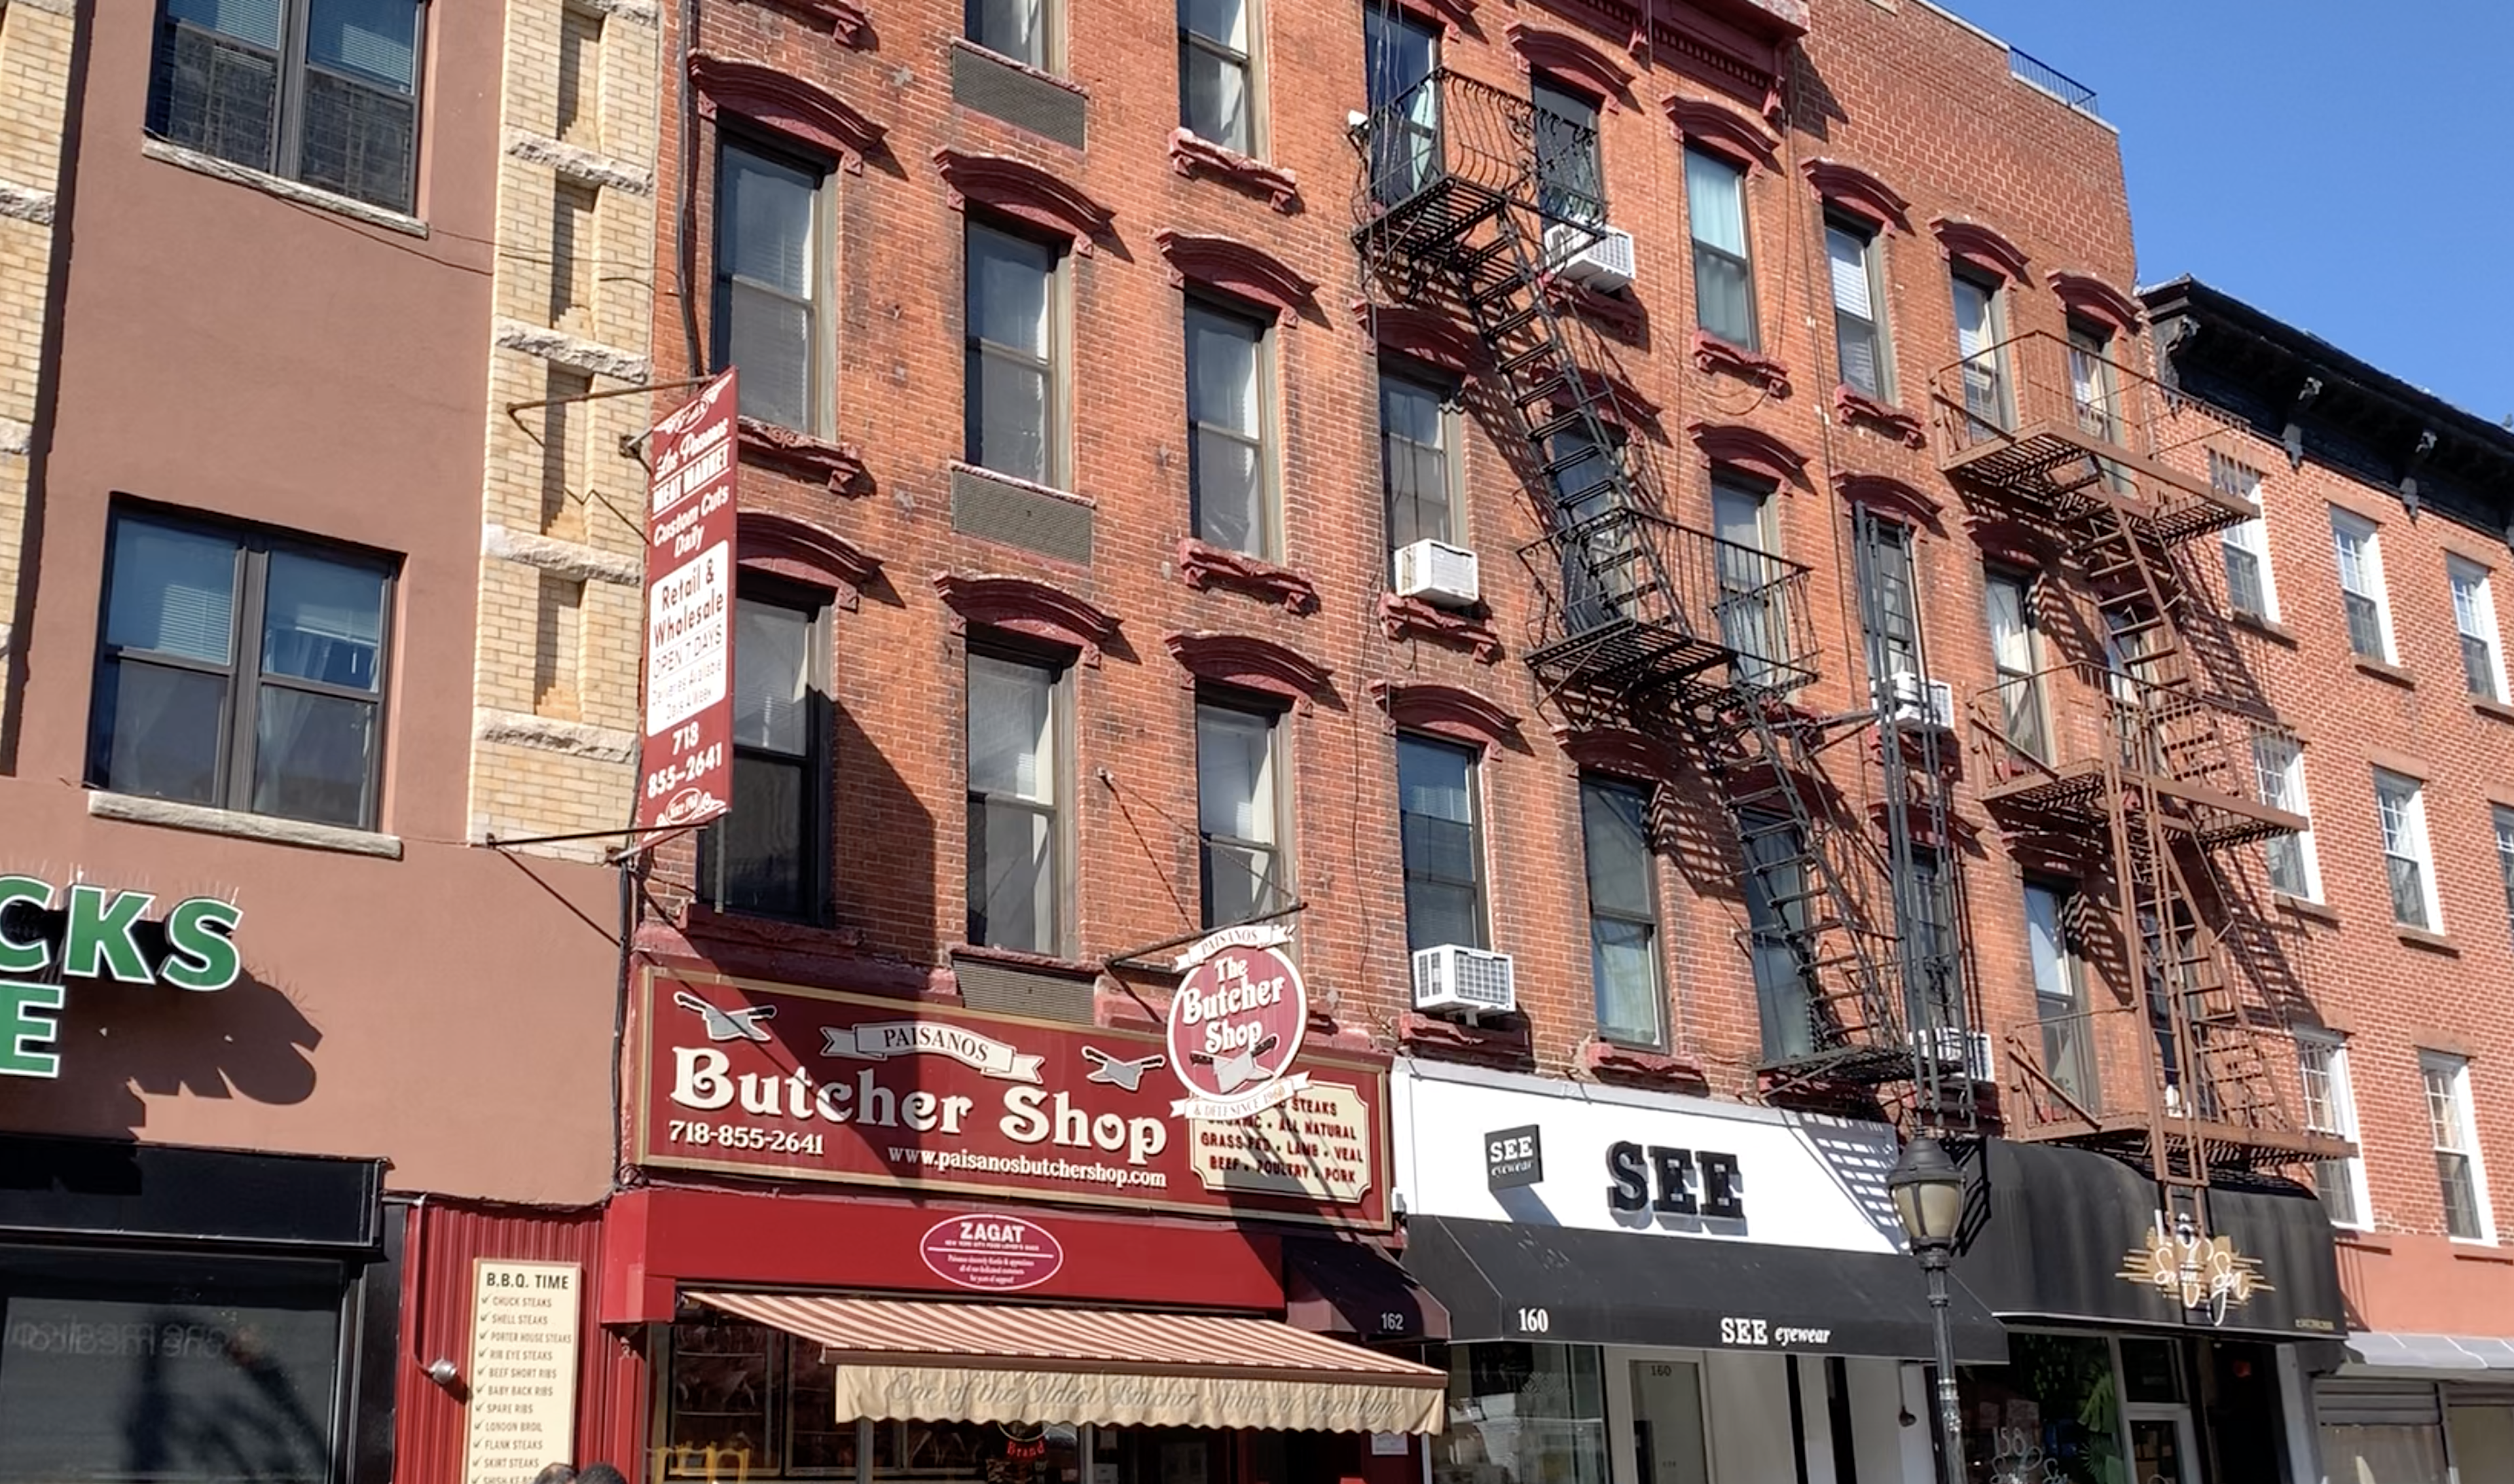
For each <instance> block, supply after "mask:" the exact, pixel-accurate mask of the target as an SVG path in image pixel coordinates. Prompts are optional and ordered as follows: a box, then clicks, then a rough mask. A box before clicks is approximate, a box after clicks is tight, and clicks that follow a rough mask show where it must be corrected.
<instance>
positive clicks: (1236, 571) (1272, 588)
mask: <svg viewBox="0 0 2514 1484" xmlns="http://www.w3.org/2000/svg"><path fill="white" fill-rule="evenodd" d="M1178 574H1179V581H1180V582H1185V583H1187V585H1189V586H1190V587H1194V588H1196V590H1198V591H1204V590H1206V589H1209V588H1213V587H1232V588H1237V589H1238V590H1239V591H1241V592H1244V593H1247V594H1249V595H1250V596H1252V597H1259V598H1263V599H1265V600H1266V601H1268V602H1270V603H1279V604H1281V605H1282V608H1283V611H1284V612H1285V613H1288V614H1292V615H1295V616H1301V615H1307V614H1314V613H1316V612H1318V583H1316V582H1312V581H1310V576H1309V574H1308V573H1305V572H1302V571H1299V570H1298V569H1296V568H1292V567H1285V566H1282V565H1280V564H1279V563H1276V562H1270V561H1268V560H1266V559H1265V558H1264V557H1260V556H1251V555H1249V554H1248V553H1247V552H1245V551H1234V550H1231V549H1230V548H1228V547H1224V546H1217V545H1214V544H1213V543H1212V542H1210V541H1198V540H1196V538H1195V537H1193V536H1190V537H1182V538H1181V539H1180V541H1179V544H1178Z"/></svg>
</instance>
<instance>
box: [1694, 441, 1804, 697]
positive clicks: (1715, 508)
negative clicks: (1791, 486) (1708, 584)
mask: <svg viewBox="0 0 2514 1484" xmlns="http://www.w3.org/2000/svg"><path fill="white" fill-rule="evenodd" d="M1773 524H1774V522H1773V514H1772V495H1771V489H1770V487H1769V486H1768V485H1764V484H1762V483H1760V482H1757V481H1753V480H1748V479H1741V478H1739V477H1737V476H1735V475H1733V474H1730V473H1727V472H1725V471H1724V470H1720V469H1714V470H1713V471H1712V474H1711V525H1712V535H1713V536H1714V537H1715V538H1717V539H1718V541H1719V545H1718V546H1716V547H1714V548H1713V549H1714V553H1715V555H1714V559H1713V562H1712V569H1713V572H1714V574H1715V575H1716V576H1717V577H1718V579H1719V584H1720V585H1719V595H1720V597H1719V602H1720V607H1719V617H1720V642H1721V643H1722V644H1723V645H1725V646H1726V647H1727V648H1728V649H1729V650H1730V651H1731V652H1732V653H1734V654H1735V655H1736V657H1737V659H1736V667H1737V674H1738V677H1739V678H1740V679H1741V680H1744V681H1745V682H1746V683H1748V684H1750V685H1761V684H1766V683H1771V682H1774V681H1777V680H1778V679H1779V678H1780V675H1781V670H1782V667H1783V666H1785V665H1786V664H1788V663H1789V662H1790V661H1791V660H1792V659H1794V658H1795V657H1794V656H1792V655H1791V653H1790V643H1789V614H1788V611H1787V610H1786V609H1785V608H1784V607H1783V601H1784V600H1783V594H1782V588H1781V579H1782V572H1781V564H1780V561H1779V559H1778V558H1776V557H1775V556H1774V555H1773V551H1772V548H1773V547H1775V546H1777V545H1778V544H1779V543H1780V542H1779V540H1778V537H1777V534H1776V533H1775V532H1774V530H1773Z"/></svg>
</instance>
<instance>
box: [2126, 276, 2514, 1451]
mask: <svg viewBox="0 0 2514 1484" xmlns="http://www.w3.org/2000/svg"><path fill="white" fill-rule="evenodd" d="M2143 299H2144V301H2145V303H2146V305H2147V307H2148V310H2149V312H2150V313H2151V315H2152V316H2153V317H2154V320H2155V326H2156V334H2157V336H2158V338H2159V340H2160V341H2161V342H2162V343H2163V345H2164V347H2165V354H2164V359H2163V366H2164V368H2165V370H2166V372H2167V374H2168V375H2169V376H2170V377H2171V378H2172V379H2173V381H2174V382H2175V384H2177V385H2178V386H2179V387H2180V388H2181V389H2182V390H2183V391H2184V392H2185V393H2187V394H2189V395H2191V396H2194V397H2196V398H2198V399H2200V400H2202V401H2204V402H2206V403H2208V404H2210V405H2211V406H2213V407H2216V408H2220V409H2222V410H2224V411H2225V412H2226V413H2228V414H2230V415H2231V416H2233V417H2234V418H2236V419H2237V420H2238V421H2240V422H2241V423H2242V424H2243V427H2244V429H2245V432H2246V434H2247V436H2246V437H2245V438H2244V439H2243V440H2242V441H2241V442H2239V443H2229V444H2226V445H2224V446H2223V447H2222V450H2221V460H2222V461H2221V464H2220V469H2221V473H2223V474H2227V475H2231V476H2232V477H2233V479H2234V480H2235V481H2236V482H2237V484H2238V486H2239V487H2241V488H2244V489H2245V490H2247V491H2248V492H2250V493H2252V494H2253V496H2254V498H2256V499H2257V500H2258V501H2259V503H2260V507H2261V512H2262V515H2261V519H2262V525H2261V526H2260V527H2248V528H2243V529H2240V530H2238V531H2236V532H2232V533H2229V535H2228V536H2227V538H2226V543H2225V547H2224V559H2223V562H2222V564H2218V565H2215V566H2213V567H2211V568H2210V570H2209V571H2207V573H2206V575H2205V576H2206V582H2207V585H2208V586H2209V587H2210V590H2211V592H2212V593H2213V594H2215V595H2217V596H2218V597H2219V599H2220V601H2219V602H2218V603H2216V604H2214V605H2212V606H2213V607H2214V608H2215V610H2216V612H2218V613H2220V614H2221V615H2223V616H2224V622H2223V624H2222V626H2221V628H2220V631H2219V635H2218V638H2217V641H2216V642H2217V644H2218V645H2219V646H2220V647H2219V648H2218V650H2217V653H2218V654H2219V655H2220V656H2221V657H2222V659H2223V661H2224V662H2225V669H2226V671H2227V672H2228V673H2230V674H2232V675H2237V676H2242V677H2246V678H2247V679H2248V681H2249V683H2250V685H2252V686H2253V687H2255V688H2256V690H2255V692H2254V694H2256V695H2258V696H2259V697H2261V698H2262V699H2264V700H2265V701H2267V702H2269V703H2271V704H2272V705H2274V706H2275V707H2276V709H2277V710H2278V713H2279V714H2280V715H2282V716H2284V717H2287V718H2289V719H2290V720H2291V723H2292V724H2293V726H2294V727H2295V729H2296V732H2297V735H2298V738H2299V740H2300V741H2301V742H2302V743H2303V745H2302V746H2301V748H2300V749H2299V751H2298V753H2297V754H2296V762H2295V764H2294V766H2295V769H2296V773H2297V775H2298V776H2300V777H2301V778H2302V780H2303V781H2304V782H2303V784H2302V786H2303V787H2305V788H2307V789H2309V790H2310V794H2309V803H2310V813H2311V816H2312V823H2313V828H2312V832H2311V835H2310V837H2309V839H2307V840H2306V841H2304V842H2303V843H2301V844H2300V845H2299V846H2298V847H2296V848H2294V851H2293V854H2292V855H2291V856H2290V857H2289V858H2288V859H2287V860H2286V861H2284V862H2270V861H2267V860H2264V861H2263V862H2260V863H2259V870H2260V876H2259V880H2260V884H2261V886H2262V887H2263V888H2264V889H2266V890H2269V891H2271V892H2272V893H2273V895H2272V897H2271V901H2272V902H2273V903H2274V913H2273V916H2272V921H2273V922H2274V924H2275V931H2274V932H2273V934H2272V935H2270V936H2269V937H2268V938H2266V939H2265V940H2264V941H2263V944H2262V946H2263V948H2264V949H2265V950H2266V952H2265V955H2264V956H2265V957H2266V958H2267V959H2268V961H2270V962H2272V963H2275V964H2280V965H2283V966H2284V967H2285V972H2286V973H2287V974H2288V975H2289V976H2291V982H2292V983H2294V984H2295V985H2296V986H2297V987H2298V988H2299V989H2300V991H2301V992H2302V995H2303V1001H2304V1008H2305V1013H2304V1015H2302V1016H2300V1017H2299V1022H2298V1023H2299V1024H2309V1025H2310V1026H2311V1027H2312V1032H2313V1033H2312V1034H2311V1035H2310V1036H2309V1037H2307V1038H2305V1039H2304V1040H2302V1041H2301V1043H2300V1046H2299V1050H2300V1051H2301V1052H2302V1053H2303V1055H2304V1056H2305V1057H2306V1058H2307V1064H2308V1065H2309V1067H2310V1068H2311V1070H2312V1073H2313V1076H2312V1081H2313V1084H2314V1087H2313V1092H2314V1101H2313V1102H2312V1103H2310V1104H2309V1105H2308V1109H2307V1116H2308V1118H2309V1119H2311V1120H2313V1121H2314V1122H2316V1123H2318V1124H2319V1126H2321V1127H2323V1128H2325V1129H2328V1130H2330V1131H2331V1132H2334V1133H2339V1134H2342V1135H2344V1136H2346V1137H2348V1138H2351V1139H2353V1140H2355V1141H2356V1143H2357V1144H2358V1146H2359V1149H2360V1151H2361V1152H2360V1153H2359V1154H2358V1156H2357V1157H2354V1158H2350V1159H2344V1160H2333V1161H2329V1162H2325V1163H2323V1164H2321V1165H2319V1166H2318V1167H2317V1168H2316V1172H2315V1176H2314V1179H2315V1182H2316V1183H2317V1184H2318V1185H2319V1186H2320V1187H2321V1188H2322V1191H2323V1197H2324V1202H2325V1204H2326V1205H2327V1206H2328V1207H2329V1209H2330V1212H2331V1216H2332V1222H2333V1223H2336V1224H2337V1225H2338V1226H2339V1228H2340V1235H2339V1257H2340V1273H2341V1277H2342V1280H2343V1282H2344V1284H2345V1286H2346V1289H2347V1294H2348V1299H2349V1309H2350V1323H2351V1327H2352V1329H2355V1330H2359V1331H2363V1332H2366V1333H2362V1334H2358V1335H2355V1336H2352V1337H2351V1339H2350V1342H2349V1344H2350V1349H2351V1356H2350V1359H2349V1362H2348V1364H2347V1366H2346V1367H2345V1368H2344V1370H2343V1371H2342V1372H2341V1373H2340V1374H2339V1376H2338V1377H2336V1378H2335V1379H2333V1380H2332V1381H2329V1382H2326V1383H2325V1384H2324V1385H2323V1387H2322V1396H2323V1421H2324V1424H2325V1427H2326V1429H2327V1430H2326V1433H2325V1439H2326V1445H2325V1459H2324V1462H2325V1465H2326V1466H2327V1467H2328V1468H2329V1469H2330V1470H2331V1471H2332V1475H2333V1476H2334V1477H2335V1476H2337V1475H2338V1474H2339V1473H2341V1472H2342V1471H2343V1468H2344V1465H2345V1464H2346V1460H2347V1458H2348V1457H2349V1456H2350V1455H2351V1454H2353V1453H2357V1452H2362V1453H2363V1454H2364V1455H2365V1456H2367V1457H2368V1458H2370V1460H2372V1461H2374V1464H2373V1466H2377V1467H2385V1468H2401V1469H2404V1470H2408V1469H2411V1468H2413V1467H2416V1468H2423V1469H2426V1470H2428V1471H2427V1472H2425V1473H2423V1474H2421V1473H2419V1472H2414V1471H2407V1472H2405V1473H2404V1476H2406V1477H2420V1476H2426V1477H2440V1476H2441V1472H2440V1470H2441V1461H2442V1460H2443V1459H2444V1458H2445V1457H2446V1456H2447V1453H2448V1451H2449V1452H2450V1456H2451V1458H2452V1460H2453V1464H2454V1465H2455V1466H2457V1467H2458V1468H2459V1469H2460V1470H2461V1473H2462V1476H2463V1477H2465V1478H2468V1477H2471V1476H2472V1475H2473V1473H2474V1472H2477V1473H2479V1474H2482V1475H2484V1474H2486V1473H2488V1472H2491V1471H2502V1469H2503V1468H2504V1467H2505V1466H2506V1464H2505V1462H2504V1461H2505V1459H2506V1457H2507V1455H2506V1453H2505V1451H2504V1450H2505V1447H2506V1437H2507V1423H2506V1420H2505V1414H2504V1412H2503V1410H2502V1408H2501V1404H2500V1403H2499V1402H2498V1400H2497V1398H2499V1397H2500V1396H2501V1394H2502V1393H2501V1389H2500V1390H2494V1391H2492V1390H2491V1389H2489V1387H2488V1385H2487V1383H2488V1382H2490V1381H2491V1380H2492V1376H2493V1373H2494V1372H2495V1371H2501V1370H2502V1369H2503V1368H2504V1366H2505V1365H2506V1363H2507V1360H2508V1358H2509V1357H2508V1356H2507V1353H2506V1344H2507V1337H2508V1335H2509V1334H2514V1323H2509V1318H2508V1316H2509V1315H2514V1293H2509V1291H2508V1289H2507V1283H2508V1280H2509V1276H2514V1270H2509V1268H2508V1266H2507V1264H2506V1263H2505V1262H2504V1260H2503V1258H2502V1257H2501V1256H2500V1252H2501V1249H2500V1247H2499V1245H2498V1243H2499V1238H2500V1233H2501V1231H2502V1230H2503V1225H2504V1213H2505V1209H2506V1208H2505V1205H2504V1203H2503V1199H2502V1196H2501V1194H2500V1193H2498V1192H2496V1191H2494V1190H2492V1187H2491V1186H2490V1184H2489V1180H2488V1157H2489V1156H2490V1155H2491V1154H2492V1153H2494V1152H2495V1151H2497V1150H2500V1149H2502V1148H2503V1147H2505V1145H2506V1142H2507V1140H2508V1139H2509V1138H2514V1130H2509V1129H2508V1128H2507V1127H2506V1113H2507V1108H2508V1106H2509V1100H2508V1098H2507V1094H2506V1091H2505V1088H2504V1076H2505V1068H2504V1064H2503V1063H2504V1061H2505V1057H2506V1054H2507V1050H2508V1048H2507V1044H2506V1035H2507V1025H2506V1016H2505V1011H2504V1008H2503V1006H2502V1005H2501V1003H2500V999H2501V996H2499V995H2498V994H2497V993H2496V992H2495V991H2494V986H2495V985H2497V984H2501V983H2505V982H2506V979H2507V976H2508V974H2509V973H2514V961H2509V958H2508V955H2509V953H2514V938H2509V936H2508V935H2509V931H2514V929H2509V924H2508V922H2507V921H2506V918H2507V914H2508V912H2509V911H2514V899H2509V898H2508V897H2507V891H2508V883H2509V882H2514V876H2509V875H2508V874H2507V870H2508V868H2509V866H2508V862H2509V861H2514V854H2509V850H2514V830H2509V828H2508V826H2509V824H2514V795H2509V794H2508V791H2507V788H2506V784H2505V782H2504V780H2505V775H2506V757H2507V753H2506V747H2507V743H2508V741H2509V734H2508V733H2507V730H2506V728H2507V725H2508V718H2509V713H2508V712H2507V710H2506V706H2505V699H2506V694H2507V693H2506V689H2505V681H2504V679H2503V664H2504V662H2503V658H2502V654H2503V640H2502V638H2501V636H2500V630H2499V628H2498V622H2499V621H2498V618H2497V611H2496V607H2495V599H2494V592H2495V589H2496V588H2497V587H2498V586H2499V585H2500V584H2499V582H2497V581H2496V576H2495V575H2496V574H2497V573H2499V572H2501V571H2502V570H2503V568H2504V566H2505V560H2506V557H2505V546H2506V540H2507V532H2506V530H2505V525H2506V504H2505V492H2506V490H2507V489H2508V487H2509V486H2508V484H2507V478H2508V475H2509V474H2514V434H2508V433H2507V432H2506V430H2505V429H2503V428H2501V427H2496V426H2492V425H2490V424H2489V423H2488V422H2486V421H2483V420H2481V419H2478V418H2475V417H2472V416H2470V415H2469V414H2468V413H2466V412H2463V411H2461V410H2460V409H2457V408H2454V407H2452V406H2450V405H2447V404H2445V403H2443V402H2441V401H2439V400H2438V399H2437V398H2436V397H2434V396H2433V395H2432V394H2430V393H2427V392H2424V391H2421V390H2419V389H2417V388H2416V387H2414V386H2413V385H2411V384H2409V383H2407V382H2405V381H2401V380H2400V379H2399V378H2397V377H2395V376H2391V375H2388V374H2386V373H2384V372H2382V371H2379V370H2376V369H2375V368H2373V367H2371V366H2368V365H2366V364H2365V363H2363V362H2361V361H2359V360H2357V359H2356V358H2355V357H2353V356H2350V355H2349V354H2348V353H2347V352H2346V351H2345V350H2344V349H2341V348H2339V347H2335V346H2332V345H2330V344H2328V343H2326V342H2324V341H2320V340H2317V339H2315V338H2314V337H2313V336H2311V335H2309V334H2306V333H2305V332H2303V331H2301V330H2298V329H2296V328H2294V327H2293V326H2291V325H2287V324H2283V323H2281V322H2279V321H2278V320H2276V319H2274V318H2272V317H2271V316H2269V315H2266V314H2263V313H2262V312H2260V311H2259V310H2257V309H2254V308H2252V307H2251V306H2250V305H2249V304H2246V303H2244V302H2243V301H2240V300H2239V299H2236V298H2234V297H2232V296H2230V295H2228V294H2226V293H2224V292H2221V291H2219V290H2217V289H2215V288H2212V287H2211V286H2210V285H2207V284H2201V283H2196V282H2193V281H2191V280H2188V279H2183V280H2177V281H2175V282H2173V283H2169V284H2167V285H2165V286H2164V287H2162V288H2158V289H2154V290H2151V291H2149V292H2148V293H2147V294H2146V295H2144V296H2143ZM2263 532H2265V533H2266V539H2265V540H2264V539H2263V537H2262V534H2261V533H2263ZM2195 565H2203V566H2207V565H2209V564H2205V563H2203V564H2195ZM2230 582H2231V583H2232V585H2233V588H2234V591H2233V593H2232V594H2229V591H2228V588H2229V583H2230ZM2307 801H2308V800H2305V799H2299V803H2302V802H2307ZM2273 870H2276V871H2277V872H2278V874H2277V875H2276V876H2273V875H2272V874H2271V873H2272V871H2273ZM2439 1383H2441V1389H2440V1390H2439V1388H2438V1384H2439ZM2335 1419H2345V1422H2344V1423H2343V1424H2341V1425H2340V1426H2338V1427H2337V1428H2335V1429H2334V1428H2333V1423H2334V1420H2335ZM2386 1450H2389V1451H2388V1452H2387V1451H2386ZM2413 1461H2414V1464H2413ZM2381 1476H2382V1477H2385V1478H2389V1477H2391V1476H2392V1474H2391V1473H2390V1472H2385V1473H2383V1474H2382V1475H2381Z"/></svg>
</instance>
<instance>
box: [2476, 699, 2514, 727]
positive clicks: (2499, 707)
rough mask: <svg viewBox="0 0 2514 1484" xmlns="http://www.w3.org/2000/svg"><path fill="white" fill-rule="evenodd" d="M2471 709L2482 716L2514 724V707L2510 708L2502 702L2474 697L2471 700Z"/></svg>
mask: <svg viewBox="0 0 2514 1484" xmlns="http://www.w3.org/2000/svg"><path fill="white" fill-rule="evenodd" d="M2470 708H2471V709H2472V710H2474V711H2477V712H2478V713H2479V714H2480V715H2482V716H2493V717H2494V718H2495V719H2496V720H2498V721H2509V722H2514V706H2509V705H2507V704H2506V703H2505V702H2501V701H2491V700H2489V699H2488V698H2487V697H2485V696H2473V697H2471V698H2470Z"/></svg>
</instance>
